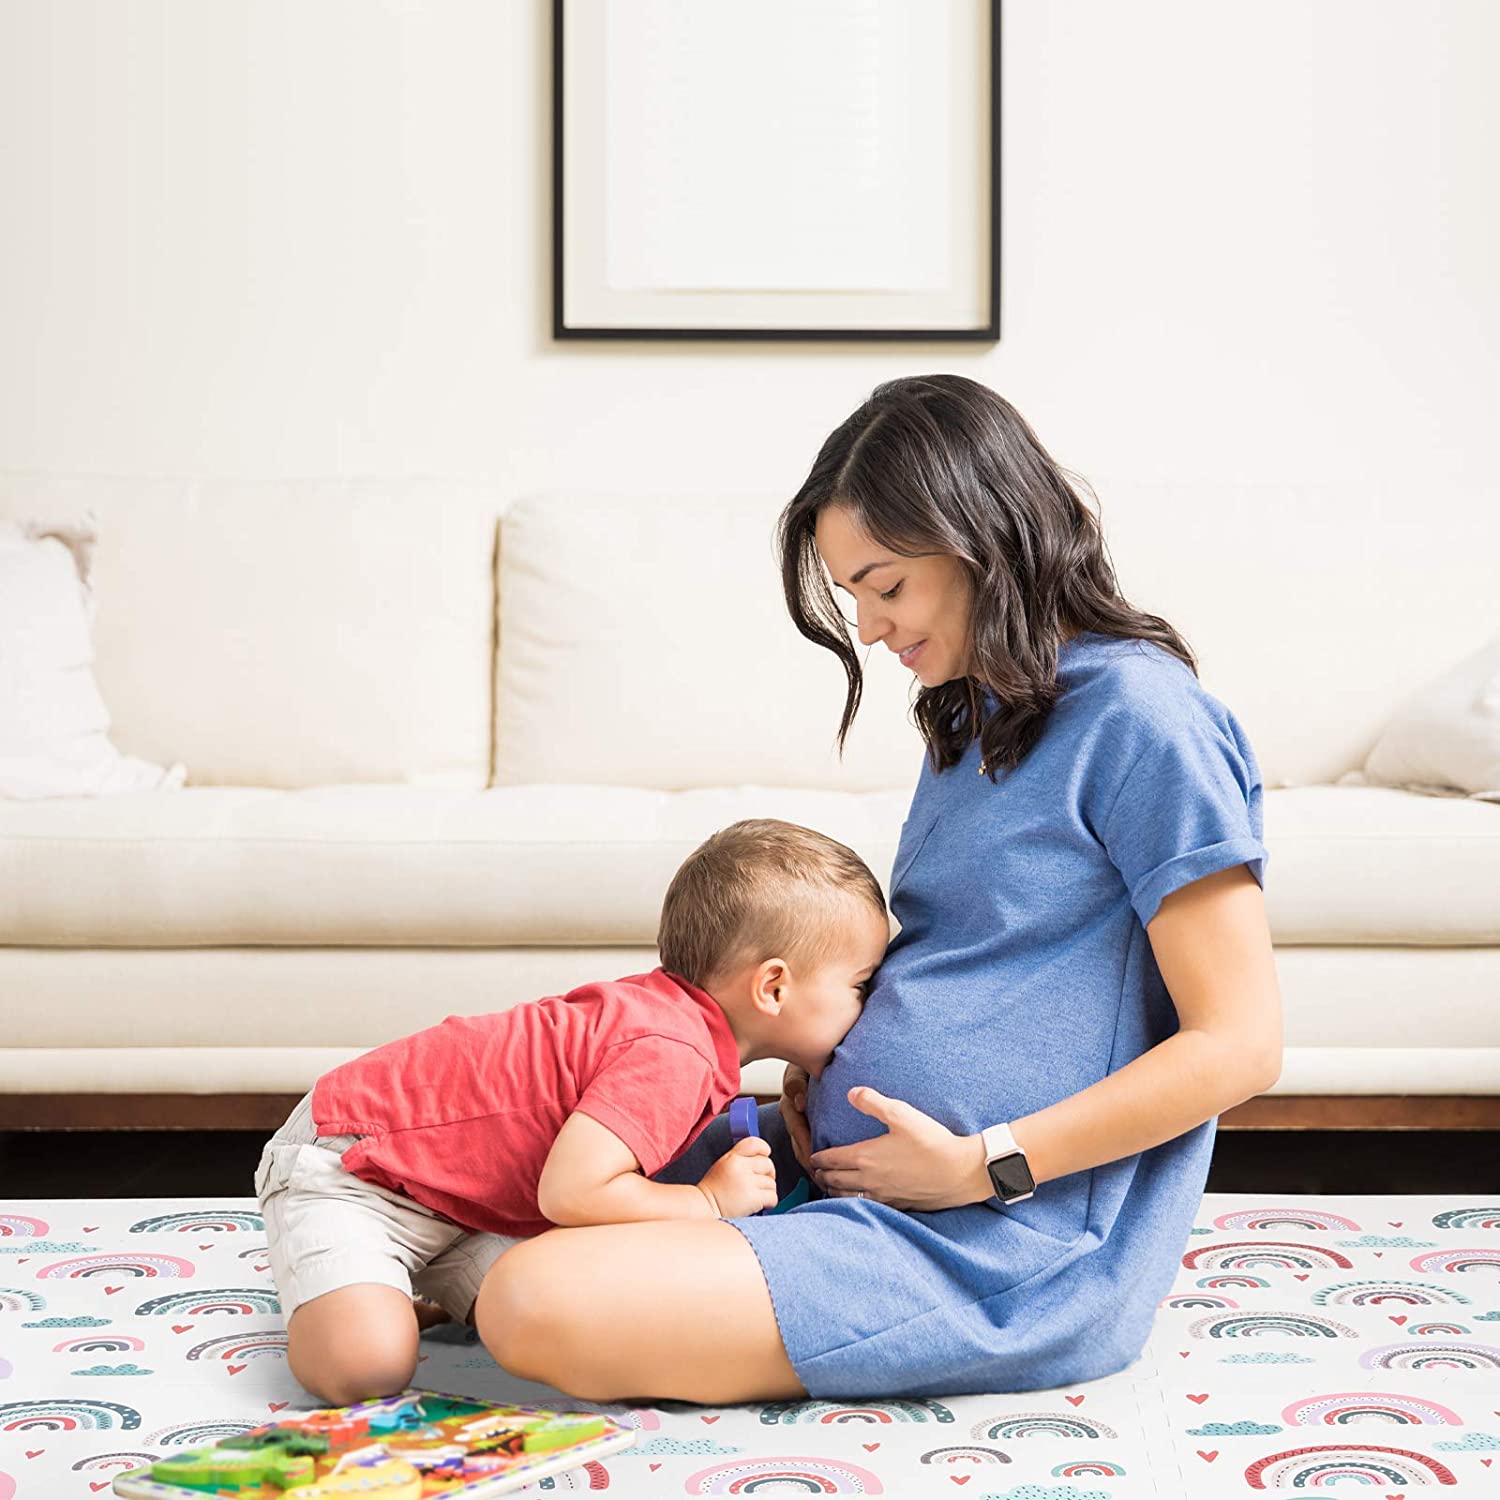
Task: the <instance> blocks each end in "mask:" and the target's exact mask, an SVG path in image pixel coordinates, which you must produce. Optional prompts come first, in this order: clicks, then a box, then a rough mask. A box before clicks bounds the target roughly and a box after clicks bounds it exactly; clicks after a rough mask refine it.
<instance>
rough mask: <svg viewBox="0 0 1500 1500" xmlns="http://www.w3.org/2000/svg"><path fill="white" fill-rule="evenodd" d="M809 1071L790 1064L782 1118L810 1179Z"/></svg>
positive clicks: (784, 1083)
mask: <svg viewBox="0 0 1500 1500" xmlns="http://www.w3.org/2000/svg"><path fill="white" fill-rule="evenodd" d="M807 1083H808V1076H807V1069H806V1068H799V1067H798V1066H797V1064H796V1063H788V1064H787V1065H786V1072H785V1073H784V1074H783V1075H782V1079H781V1118H782V1120H783V1121H784V1122H785V1124H786V1128H787V1134H788V1135H790V1136H791V1138H792V1150H793V1151H794V1152H795V1153H796V1156H797V1160H798V1161H799V1162H800V1163H801V1164H802V1170H803V1171H804V1172H806V1173H807V1175H808V1176H809V1177H811V1176H812V1175H813V1169H812V1159H811V1158H812V1131H811V1129H810V1128H809V1127H808V1123H807Z"/></svg>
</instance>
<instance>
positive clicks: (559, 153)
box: [552, 0, 1003, 344]
mask: <svg viewBox="0 0 1500 1500" xmlns="http://www.w3.org/2000/svg"><path fill="white" fill-rule="evenodd" d="M567 3H568V0H552V335H553V338H554V339H557V340H611V339H613V340H620V339H652V340H661V339H677V340H683V339H689V340H699V341H703V340H707V341H713V342H742V341H756V342H767V341H780V342H789V341H794V342H804V343H829V342H857V343H872V342H890V343H912V342H944V343H954V342H957V343H980V344H984V343H989V344H993V343H997V342H998V341H999V339H1000V247H1001V220H1000V211H1001V151H1000V147H1001V58H1002V51H1003V46H1002V35H1001V32H1002V26H1001V0H988V10H989V22H990V24H989V48H988V68H989V79H988V83H989V87H988V91H987V95H988V104H989V119H988V121H986V122H983V123H982V125H981V127H980V128H981V130H982V131H983V132H984V137H987V150H988V153H989V161H988V185H989V214H988V230H989V234H988V239H989V243H988V249H987V261H988V263H987V266H986V267H985V272H986V274H985V296H986V300H987V301H988V316H987V317H986V318H985V320H984V321H983V322H982V323H979V324H976V325H975V326H973V327H961V328H953V327H949V328H899V327H891V328H879V327H875V328H847V327H838V328H815V327H808V328H797V327H791V328H785V327H783V328H744V327H712V326H710V327H693V328H675V327H636V326H628V325H620V326H604V327H597V326H586V325H578V324H569V323H568V321H567V319H566V316H565V309H564V303H565V293H566V266H565V254H564V251H565V244H566V242H565V238H564V228H565V224H564V203H565V197H566V192H565V189H566V184H565V179H564V162H565V158H566V140H565V135H564V129H565V127H564V115H565V108H564V106H565V97H564V89H565V75H566V58H565V54H564V33H565V30H566V25H565V22H566V15H565V8H566V5H567ZM982 138H983V137H982Z"/></svg>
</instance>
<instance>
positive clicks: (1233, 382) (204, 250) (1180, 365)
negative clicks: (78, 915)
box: [0, 0, 1500, 602]
mask: <svg viewBox="0 0 1500 1500" xmlns="http://www.w3.org/2000/svg"><path fill="white" fill-rule="evenodd" d="M1004 41H1005V47H1006V55H1005V63H1004V128H1005V146H1004V188H1003V193H1004V199H1003V233H1004V259H1003V301H1002V337H1001V341H1000V343H999V344H998V345H995V346H993V347H979V348H977V349H976V348H973V347H965V346H952V345H943V344H936V343H935V344H921V345H892V346H890V347H886V348H882V347H878V346H876V347H870V346H860V345H852V344H851V345H844V346H839V345H832V346H827V345H802V346H799V345H795V344H787V345H766V346H760V347H750V346H743V345H729V344H724V345H717V346H716V345H713V344H711V343H690V344H651V343H649V342H642V343H613V344H600V345H597V346H588V345H578V344H570V345H565V346H559V345H555V344H554V343H552V342H551V339H550V335H549V326H550V301H551V294H550V265H551V250H550V232H551V229H550V226H551V218H550V118H551V114H550V88H551V82H550V78H551V75H550V5H549V4H548V3H546V0H498V3H497V0H430V3H418V0H401V3H396V0H386V3H383V4H375V3H372V0H0V205H3V214H4V221H3V233H0V468H4V469H10V470H17V469H20V470H53V471H55V470H66V471H71V472H92V473H138V474H184V473H197V474H202V475H207V476H243V477H250V478H256V477H276V476H286V475H325V474H341V475H351V474H358V475H400V474H425V475H434V476H442V475H450V476H463V477H471V478H479V479H491V480H496V481H499V482H501V483H502V484H503V485H504V486H505V487H506V488H507V490H510V491H513V492H523V491H527V490H535V489H586V490H589V491H594V492H598V491H601V490H603V491H608V490H619V491H632V492H642V493H644V492H650V491H660V492H665V493H673V494H688V493H701V492H703V491H704V490H705V489H707V490H720V491H725V490H730V491H733V492H736V493H745V492H753V491H762V492H768V493H772V494H785V493H788V492H789V491H790V489H791V488H792V487H793V486H794V485H795V484H796V483H797V482H798V481H799V480H800V479H801V478H802V476H803V474H804V472H805V469H806V467H807V464H808V462H809V461H810V459H811V458H812V456H813V454H814V452H815V451H816V448H817V446H818V444H819V442H820V441H821V440H822V438H823V436H824V435H825V434H826V432H827V431H828V430H829V429H830V428H831V427H832V426H833V425H835V424H836V423H837V422H838V421H840V420H842V418H843V417H844V416H845V415H847V413H848V412H849V411H850V410H851V409H852V408H853V406H854V405H855V404H856V403H857V402H858V401H859V400H860V399H861V398H862V396H863V395H864V394H865V393H866V392H867V390H868V389H869V387H870V386H871V385H873V384H874V383H875V382H876V381H877V380H880V379H883V378H887V377H889V376H891V375H895V374H900V373H911V372H919V371H928V370H936V369H948V370H957V371H962V372H964V373H966V374H969V375H972V376H974V377H975V378H978V379H980V380H983V381H985V382H987V383H989V384H990V385H993V386H994V387H995V388H996V389H998V390H1000V391H1001V392H1003V393H1004V394H1006V395H1007V396H1008V397H1010V399H1011V400H1013V401H1014V402H1015V403H1016V405H1017V406H1018V407H1019V408H1020V409H1021V410H1022V411H1023V412H1024V413H1025V414H1026V415H1027V416H1028V417H1029V418H1030V419H1031V421H1032V422H1033V424H1034V425H1035V427H1036V428H1037V430H1038V432H1039V434H1040V435H1041V437H1042V440H1043V441H1044V442H1045V443H1047V444H1048V446H1049V447H1050V448H1051V449H1052V451H1053V452H1054V454H1055V455H1056V456H1057V457H1058V458H1059V459H1061V460H1062V461H1063V462H1064V463H1066V464H1068V465H1070V466H1071V467H1074V468H1076V469H1079V470H1081V471H1082V472H1084V473H1085V474H1113V475H1121V476H1131V477H1134V478H1139V479H1151V478H1157V477H1172V478H1183V477H1191V476H1199V475H1214V474H1218V475H1224V476H1228V477H1235V478H1240V479H1245V480H1250V481H1268V482H1269V481H1280V480H1285V479H1291V478H1295V479H1297V480H1299V481H1307V480H1314V481H1316V480H1320V479H1331V478H1337V479H1339V480H1341V481H1344V482H1346V483H1348V482H1351V481H1353V482H1358V481H1362V480H1364V479H1367V478H1368V479H1376V478H1378V479H1380V480H1381V481H1384V482H1386V483H1391V482H1395V483H1397V484H1404V483H1406V482H1416V481H1418V480H1419V479H1420V481H1421V482H1422V484H1423V485H1424V487H1425V486H1427V485H1429V484H1433V483H1436V484H1438V485H1446V484H1454V485H1462V484H1464V483H1466V482H1478V481H1480V480H1487V479H1488V477H1489V469H1488V462H1489V459H1490V454H1489V452H1488V447H1489V445H1488V444H1487V443H1485V442H1484V441H1483V436H1484V435H1487V432H1488V430H1490V429H1492V428H1493V424H1494V399H1495V394H1496V391H1497V389H1500V382H1497V379H1496V377H1497V373H1500V369H1497V367H1500V274H1497V267H1500V202H1497V199H1500V195H1497V194H1496V192H1495V182H1496V181H1497V180H1500V162H1497V160H1496V156H1497V149H1496V141H1497V139H1500V93H1497V91H1496V90H1495V88H1494V86H1493V67H1494V59H1495V57H1496V56H1497V55H1500V7H1496V6H1494V5H1493V4H1492V3H1490V0H1441V3H1439V0H1318V3H1316V4H1308V3H1306V0H1270V3H1262V4H1259V5H1256V6H1253V7H1247V6H1229V5H1203V4H1202V3H1201V0H1136V3H1132V4H1129V5H1120V4H1118V3H1117V0H1008V3H1007V4H1006V5H1005V13H1004ZM1104 498H1105V501H1106V506H1107V501H1108V495H1107V493H1105V495H1104ZM1107 520H1108V511H1107V509H1106V521H1107ZM1147 602H1149V601H1147Z"/></svg>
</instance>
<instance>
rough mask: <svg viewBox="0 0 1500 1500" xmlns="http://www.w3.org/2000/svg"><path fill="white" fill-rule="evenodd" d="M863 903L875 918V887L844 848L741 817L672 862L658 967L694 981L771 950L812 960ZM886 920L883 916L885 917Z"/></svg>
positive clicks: (773, 822)
mask: <svg viewBox="0 0 1500 1500" xmlns="http://www.w3.org/2000/svg"><path fill="white" fill-rule="evenodd" d="M860 901H863V902H865V903H866V905H867V906H868V907H869V908H870V909H871V910H873V911H876V912H879V914H880V915H881V917H885V915H886V909H885V893H884V892H883V891H882V890H881V889H880V882H879V881H878V880H877V879H876V878H875V876H874V875H873V874H872V873H871V872H870V867H869V866H868V865H867V864H866V863H865V862H864V860H862V859H861V858H860V857H859V855H857V854H856V853H855V852H854V851H853V850H852V849H850V848H847V847H846V846H845V845H843V844H840V843H839V842H838V841H837V840H835V839H831V838H828V837H827V836H826V835H825V834H821V833H816V832H814V831H813V830H812V829H811V828H803V827H801V826H800V825H799V824H796V823H783V822H782V821H781V820H780V819H778V818H746V819H744V820H742V821H741V822H738V823H731V824H730V825H729V827H728V828H721V829H720V830H719V831H718V832H717V833H716V834H714V835H712V837H710V838H707V839H705V840H704V841H703V842H702V843H701V844H700V845H699V846H698V847H697V848H696V849H695V850H694V851H693V852H692V853H691V854H690V855H688V857H687V858H686V859H685V860H684V861H683V862H682V866H681V868H680V869H679V870H678V871H677V873H676V874H675V875H674V876H673V877H672V883H671V885H669V886H668V887H667V895H666V899H665V900H664V901H663V902H662V908H661V926H660V928H659V929H658V931H657V935H656V946H657V948H658V950H659V951H660V954H661V965H662V967H663V968H664V969H667V970H669V971H670V972H671V973H673V974H680V975H681V976H682V977H683V978H684V979H686V980H688V981H689V983H691V984H695V985H697V986H698V987H699V988H700V989H703V988H706V987H707V985H708V983H709V982H710V981H711V980H714V979H720V978H723V977H724V976H725V975H727V974H730V973H732V972H733V971H734V970H735V969H737V968H739V967H741V966H742V965H744V964H750V963H757V962H759V961H760V960H762V959H766V958H770V957H772V956H773V955H776V956H780V957H782V958H785V959H786V960H787V961H788V962H789V963H795V962H796V961H797V960H799V959H800V960H802V961H803V962H804V963H807V964H808V965H809V966H816V964H817V961H818V959H819V958H820V956H821V955H822V954H823V953H824V952H825V951H826V950H827V949H828V947H829V945H830V942H831V940H832V938H833V936H834V934H835V933H836V932H837V931H838V929H839V928H840V927H842V926H844V925H845V924H846V923H847V922H848V921H849V920H850V917H851V916H852V912H851V909H850V906H849V905H848V904H846V903H854V902H860ZM887 920H889V919H887Z"/></svg>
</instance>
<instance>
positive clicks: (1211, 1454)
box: [1193, 1448, 1395, 1500]
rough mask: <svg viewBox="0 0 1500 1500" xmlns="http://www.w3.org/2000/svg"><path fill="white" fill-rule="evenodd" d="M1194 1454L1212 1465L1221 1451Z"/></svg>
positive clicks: (1201, 1451)
mask: <svg viewBox="0 0 1500 1500" xmlns="http://www.w3.org/2000/svg"><path fill="white" fill-rule="evenodd" d="M1193 1452H1194V1453H1196V1454H1197V1455H1198V1457H1199V1458H1201V1459H1202V1460H1203V1462H1204V1463H1206V1464H1211V1463H1212V1462H1213V1461H1214V1460H1215V1459H1216V1458H1217V1457H1218V1456H1219V1450H1218V1449H1217V1448H1210V1449H1209V1450H1208V1452H1207V1453H1205V1452H1204V1451H1203V1450H1202V1449H1201V1448H1194V1449H1193ZM1392 1500H1395V1497H1394V1496H1392Z"/></svg>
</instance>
